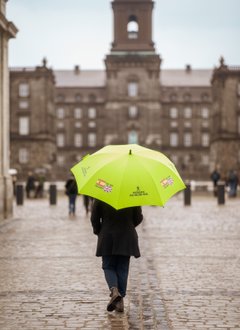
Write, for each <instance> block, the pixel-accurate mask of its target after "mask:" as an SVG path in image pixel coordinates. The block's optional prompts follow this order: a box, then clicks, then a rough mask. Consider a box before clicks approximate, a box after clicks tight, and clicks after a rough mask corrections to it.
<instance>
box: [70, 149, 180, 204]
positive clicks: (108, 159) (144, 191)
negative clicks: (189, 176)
mask: <svg viewBox="0 0 240 330" xmlns="http://www.w3.org/2000/svg"><path fill="white" fill-rule="evenodd" d="M71 171H72V173H73V174H74V176H75V178H76V181H77V185H78V193H79V194H84V195H89V196H92V197H94V198H97V199H99V200H102V201H104V202H106V203H108V204H110V205H112V206H113V207H114V208H115V209H121V208H125V207H131V206H142V205H160V206H163V205H164V204H165V203H166V202H167V201H168V199H169V198H170V197H172V196H173V195H174V194H175V193H177V192H178V191H180V190H182V189H185V184H184V183H183V181H182V179H181V177H180V175H179V173H178V171H177V169H176V167H175V165H174V164H173V163H172V162H171V161H170V160H169V159H168V158H167V157H166V156H165V155H164V154H162V153H160V152H157V151H154V150H151V149H148V148H145V147H141V146H139V145H136V144H128V145H109V146H106V147H104V148H102V149H100V150H99V151H97V152H95V153H94V154H92V155H88V156H86V157H84V158H83V159H82V160H81V161H80V162H79V163H78V164H76V165H75V166H73V167H72V168H71Z"/></svg>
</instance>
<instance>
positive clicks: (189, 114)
mask: <svg viewBox="0 0 240 330" xmlns="http://www.w3.org/2000/svg"><path fill="white" fill-rule="evenodd" d="M184 117H185V118H191V117H192V109H191V108H185V109H184Z"/></svg>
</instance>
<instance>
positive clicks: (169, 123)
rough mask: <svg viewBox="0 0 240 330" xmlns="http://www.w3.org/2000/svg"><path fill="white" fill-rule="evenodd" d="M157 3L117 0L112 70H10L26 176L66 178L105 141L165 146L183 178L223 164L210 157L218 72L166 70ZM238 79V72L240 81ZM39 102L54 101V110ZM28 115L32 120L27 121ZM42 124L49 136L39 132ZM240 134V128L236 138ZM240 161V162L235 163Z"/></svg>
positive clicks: (17, 155) (108, 63)
mask: <svg viewBox="0 0 240 330" xmlns="http://www.w3.org/2000/svg"><path fill="white" fill-rule="evenodd" d="M153 4H154V3H153V1H152V0H128V1H126V0H124V1H123V0H115V1H113V2H112V9H113V16H114V36H113V42H112V47H111V51H110V53H109V54H107V55H106V57H105V70H81V68H80V67H79V66H75V67H74V68H73V70H54V71H51V70H50V69H48V68H47V65H46V62H44V63H43V65H42V66H41V67H36V68H32V69H31V68H25V69H24V68H17V69H16V68H12V69H11V98H10V101H11V141H12V142H13V141H15V142H16V143H15V142H14V143H11V162H12V166H13V167H15V168H17V169H18V170H19V173H20V174H21V175H22V176H23V177H24V176H26V172H27V171H29V170H36V168H40V169H41V168H45V169H46V173H47V174H48V177H49V178H51V175H52V174H53V173H54V175H55V179H58V180H65V179H66V176H67V175H68V172H69V169H70V168H71V167H72V166H73V164H75V163H76V162H77V161H78V160H80V159H81V157H83V156H84V155H86V154H87V153H92V152H94V151H96V150H97V149H99V148H101V147H102V146H104V145H106V144H125V143H139V144H141V145H143V146H147V147H149V148H152V149H155V150H159V151H162V152H164V153H165V154H166V155H167V156H169V157H170V158H171V159H172V160H173V162H174V163H175V164H176V166H177V168H179V171H180V173H181V175H182V176H183V177H184V179H196V180H206V179H209V173H210V171H211V170H212V168H213V167H214V166H216V162H217V163H218V164H219V165H220V162H221V160H219V159H218V158H217V157H216V156H214V155H215V153H216V152H215V151H213V152H212V153H211V154H212V155H213V156H211V159H210V148H211V144H212V142H213V143H215V142H214V141H215V140H214V136H213V135H212V130H213V131H214V129H215V128H216V127H215V121H214V122H213V125H211V117H212V115H213V116H215V111H218V110H216V109H217V108H218V107H219V106H220V105H219V104H220V103H219V102H220V101H219V100H220V99H221V97H222V96H221V93H222V92H223V89H221V88H219V87H218V83H217V81H218V78H215V77H217V72H218V69H216V70H213V69H202V70H196V69H194V68H191V66H190V65H187V66H186V68H183V69H182V70H180V69H178V70H176V69H172V70H171V69H169V70H166V69H162V68H161V58H160V56H159V55H158V54H157V53H156V50H155V46H154V42H153V40H152V11H153ZM221 65H222V64H220V66H221ZM40 76H41V77H42V78H39V77H40ZM43 76H44V77H45V78H43ZM50 76H51V77H50ZM46 77H48V78H46ZM239 79H240V75H239V73H238V71H237V70H235V84H238V83H239ZM24 84H25V87H23V86H24ZM21 86H22V87H21ZM26 86H28V87H26ZM44 86H45V87H44ZM21 88H23V89H24V88H26V89H28V93H29V94H28V96H23V97H20V98H19V91H20V90H21ZM224 93H226V94H227V95H228V93H229V92H228V91H225V92H224ZM53 94H54V97H53ZM216 95H217V98H219V99H216ZM213 96H214V101H213ZM232 96H233V95H230V94H229V96H226V97H227V99H228V98H229V97H232ZM234 97H235V96H234ZM27 99H29V102H28V106H27V105H26V102H25V103H24V101H26V100H27ZM40 99H45V100H48V101H46V102H47V103H48V108H46V106H45V105H44V104H46V103H44V102H42V105H40V103H39V101H40ZM232 102H233V101H232ZM234 102H235V101H234ZM20 104H21V106H20ZM24 104H25V105H24ZM24 107H25V109H24ZM27 107H28V108H27ZM213 107H215V108H214V109H215V110H214V109H213ZM238 107H239V105H238ZM53 108H54V112H53ZM50 109H51V110H50ZM237 109H238V110H239V108H237ZM224 111H229V110H228V108H226V109H225V110H224ZM28 116H30V117H31V119H29V120H26V119H20V118H21V117H28ZM231 116H232V121H235V122H237V112H234V111H233V110H232V111H231ZM20 121H21V122H22V123H20ZM26 121H28V124H27V123H26ZM49 123H52V124H50V126H48V125H49ZM24 125H25V126H27V129H26V127H25V126H24ZM40 126H41V127H42V128H44V129H45V131H44V132H45V133H46V132H47V133H46V134H45V133H44V134H45V135H44V134H43V131H41V132H40V130H38V131H36V129H37V127H40ZM24 127H25V128H24ZM34 127H35V128H34ZM47 127H50V130H47ZM228 129H230V128H229V127H228ZM46 130H47V131H46ZM239 134H240V132H239V129H238V130H237V131H235V138H236V137H237V138H238V139H239ZM43 136H44V137H45V140H44V141H48V142H46V144H43ZM34 139H35V140H34ZM219 139H220V140H221V139H222V135H221V136H220V137H219ZM34 141H35V142H34ZM40 145H41V147H40ZM21 149H25V151H23V150H21ZM211 150H218V147H215V148H213V149H211ZM217 152H218V151H217ZM26 154H27V157H25V158H24V155H26ZM233 157H235V156H233ZM220 158H221V157H220ZM48 164H49V165H51V166H49V168H47V165H48ZM239 164H240V162H239V159H238V160H236V162H235V164H234V166H235V167H236V168H239ZM47 171H48V172H47Z"/></svg>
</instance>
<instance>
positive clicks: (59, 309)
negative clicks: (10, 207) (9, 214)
mask: <svg viewBox="0 0 240 330" xmlns="http://www.w3.org/2000/svg"><path fill="white" fill-rule="evenodd" d="M143 212H144V216H145V219H144V222H143V224H141V225H140V226H139V228H138V233H139V240H140V248H141V253H142V257H141V258H139V259H134V258H132V259H131V271H130V278H129V285H128V294H127V297H126V298H125V312H124V313H123V314H119V313H116V312H113V313H108V312H107V311H106V305H107V303H108V300H109V292H108V289H107V287H106V283H105V280H104V277H103V272H102V270H101V259H100V258H97V257H95V246H96V237H95V236H94V235H93V234H92V229H91V226H90V223H89V218H88V217H87V216H86V215H85V212H84V209H83V206H82V200H81V198H80V197H79V198H78V201H77V216H76V217H75V218H69V217H68V214H67V199H66V197H65V196H62V197H59V198H58V203H57V205H56V206H50V205H49V202H48V200H47V199H42V200H25V203H24V205H23V206H16V205H14V217H13V219H11V220H6V221H3V222H1V223H0V246H1V249H0V329H1V330H10V329H11V330H18V329H24V330H34V329H37V330H41V329H56V330H61V329H76V330H77V329H92V330H95V329H119V330H120V329H136V330H138V329H160V330H161V329H162V330H170V329H174V330H187V329H199V330H205V329H209V330H212V329H240V260H239V256H240V199H239V198H237V199H234V200H229V199H227V200H226V204H225V205H217V201H216V199H214V197H212V196H208V197H206V196H205V197H204V196H203V197H197V196H196V197H193V199H192V205H191V206H184V205H183V198H182V194H179V195H178V196H175V197H174V198H172V199H171V200H170V201H169V202H168V203H167V205H166V206H165V208H160V207H144V208H143Z"/></svg>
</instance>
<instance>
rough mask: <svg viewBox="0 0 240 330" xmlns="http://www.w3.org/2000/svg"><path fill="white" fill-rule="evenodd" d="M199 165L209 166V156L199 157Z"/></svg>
mask: <svg viewBox="0 0 240 330" xmlns="http://www.w3.org/2000/svg"><path fill="white" fill-rule="evenodd" d="M201 163H202V165H205V166H207V165H209V156H208V155H202V156H201Z"/></svg>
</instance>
